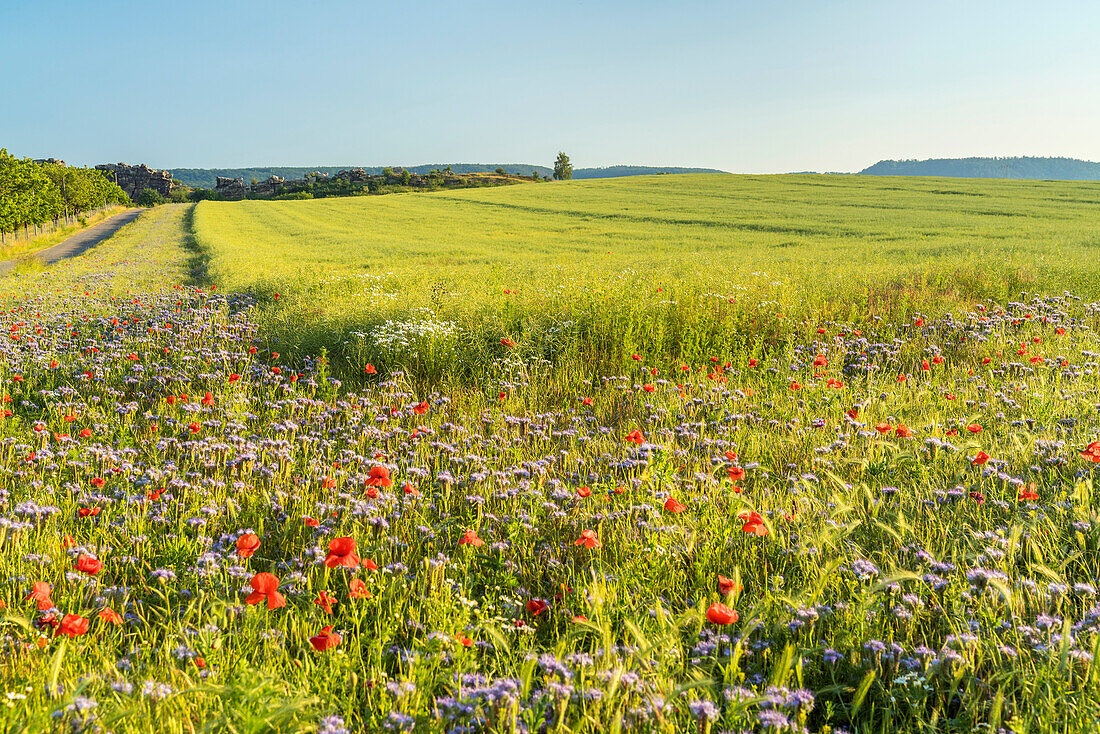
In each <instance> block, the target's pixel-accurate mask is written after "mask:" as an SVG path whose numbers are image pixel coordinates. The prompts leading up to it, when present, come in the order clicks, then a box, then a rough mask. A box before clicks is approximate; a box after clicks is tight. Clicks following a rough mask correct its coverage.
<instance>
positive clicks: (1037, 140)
mask: <svg viewBox="0 0 1100 734" xmlns="http://www.w3.org/2000/svg"><path fill="white" fill-rule="evenodd" d="M1097 29H1100V3H1095V2H1072V3H1071V2H1044V3H1040V2H1027V3H1024V2H1014V1H1013V0H1001V1H1000V2H985V1H984V0H953V1H952V2H939V0H929V1H925V0H921V1H919V2H918V1H915V0H909V1H907V2H893V1H891V0H878V1H875V2H871V1H866V2H864V1H856V0H853V1H851V2H827V1H824V0H822V1H820V2H796V1H794V0H758V1H757V2H739V1H736V0H728V1H727V2H691V1H690V0H685V1H683V2H646V1H645V0H631V1H623V2H619V1H613V0H606V1H604V2H573V1H570V0H560V1H559V2H530V3H528V2H522V1H521V0H512V1H511V2H499V3H498V2H477V1H476V0H469V1H466V2H454V1H453V0H451V1H448V2H415V1H413V0H404V1H402V2H384V3H376V2H363V1H361V2H337V1H325V2H308V1H306V0H297V1H296V2H280V1H279V0H266V1H265V2H251V1H248V2H245V1H235V0H221V1H220V2H206V1H205V0H188V1H187V2H172V3H160V2H153V3H149V2H146V3H121V2H110V1H106V2H104V1H100V0H97V1H96V2H86V1H81V2H49V1H48V0H40V1H37V2H14V0H0V100H3V102H4V103H3V104H2V105H0V147H6V148H8V150H9V151H10V152H12V153H14V154H16V155H28V156H32V157H42V156H55V157H59V158H64V159H65V160H67V161H69V162H70V163H76V164H93V163H99V162H105V161H127V162H147V163H149V164H150V165H152V166H154V167H159V168H172V167H232V166H249V165H302V166H308V165H343V164H358V165H385V164H397V165H401V164H405V165H412V164H420V163H443V162H446V163H451V162H492V163H497V162H517V163H520V162H522V163H541V164H543V165H550V164H551V163H552V161H553V158H554V156H555V154H556V153H557V151H558V150H565V151H566V152H568V153H569V154H570V156H571V157H572V159H573V162H574V165H576V166H600V165H611V164H616V163H637V164H657V165H685V166H710V167H715V168H721V169H724V170H728V171H736V172H780V171H797V170H822V171H825V170H827V171H854V170H859V169H861V168H863V167H865V166H867V165H870V164H871V163H874V162H875V161H876V160H879V159H881V158H926V157H945V156H967V155H1065V156H1072V157H1079V158H1087V159H1091V160H1100V134H1098V131H1100V44H1098V43H1097V39H1096V35H1095V34H1096V31H1097Z"/></svg>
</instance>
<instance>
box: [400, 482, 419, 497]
mask: <svg viewBox="0 0 1100 734" xmlns="http://www.w3.org/2000/svg"><path fill="white" fill-rule="evenodd" d="M401 491H402V492H404V493H405V494H407V495H411V496H413V497H419V496H420V490H419V489H417V488H416V487H414V486H412V485H411V484H406V485H405V486H404V487H402V488H401Z"/></svg>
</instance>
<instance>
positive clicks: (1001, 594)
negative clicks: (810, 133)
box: [0, 176, 1100, 734]
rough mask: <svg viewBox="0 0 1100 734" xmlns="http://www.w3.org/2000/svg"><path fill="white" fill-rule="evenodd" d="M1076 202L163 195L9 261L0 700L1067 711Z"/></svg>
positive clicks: (1092, 443) (193, 706) (129, 727)
mask: <svg viewBox="0 0 1100 734" xmlns="http://www.w3.org/2000/svg"><path fill="white" fill-rule="evenodd" d="M815 187H816V188H815ZM959 192H962V193H959ZM524 197H527V198H524ZM1095 199H1096V185H1095V184H1083V183H1082V184H1071V183H1063V184H1055V183H1043V182H974V181H950V182H947V181H945V180H939V179H921V180H911V181H909V182H906V180H905V179H894V178H884V179H880V180H876V181H874V182H873V183H867V182H858V181H854V180H845V179H843V178H842V177H809V176H796V177H774V178H770V179H769V178H765V177H732V176H730V177H720V176H661V177H648V178H646V177H643V178H637V179H634V180H631V181H622V182H619V181H615V182H610V181H609V182H575V183H568V184H560V185H546V186H530V187H523V186H516V187H510V188H506V189H485V190H469V191H461V192H443V193H437V194H425V195H414V194H409V195H400V196H398V195H395V196H388V197H377V198H373V199H370V200H366V199H342V200H338V201H328V200H316V201H288V202H241V203H218V202H202V203H200V204H198V205H190V204H187V205H183V204H181V205H167V206H162V207H157V208H156V209H153V210H150V211H147V212H145V213H144V214H143V215H142V216H141V217H140V218H139V219H138V220H137V221H135V222H134V223H132V224H130V225H127V226H126V227H125V228H123V229H122V230H121V231H120V232H119V233H118V234H117V235H116V236H115V237H114V238H112V239H111V240H109V241H108V242H106V243H104V244H102V245H100V246H99V247H97V248H94V249H92V250H90V251H88V252H87V253H85V254H84V255H82V256H80V257H77V258H74V259H72V260H68V261H65V262H62V263H60V264H58V265H56V266H52V267H50V268H45V269H42V268H24V269H22V270H21V271H20V272H17V273H16V274H15V275H13V276H11V277H9V278H6V279H5V280H4V281H3V283H2V284H0V298H2V299H3V302H4V309H3V311H2V312H0V330H2V333H3V338H2V339H0V385H2V390H0V400H2V409H0V410H2V416H3V418H2V420H0V452H2V456H3V462H2V465H0V466H2V471H3V475H2V477H0V538H2V542H3V549H4V552H3V555H2V556H0V604H2V605H3V610H2V612H0V613H2V615H3V616H2V623H3V630H2V633H0V634H2V654H3V660H4V664H3V666H2V668H0V686H2V690H0V695H2V696H3V698H0V730H2V731H5V732H41V731H58V732H117V733H122V732H135V733H136V732H151V731H154V732H173V733H175V732H179V733H181V734H182V733H184V732H187V733H191V732H223V731H224V732H269V731H275V732H320V733H322V734H341V733H343V732H360V731H371V732H374V731H381V732H440V733H442V732H454V733H456V734H457V733H458V732H465V733H470V734H473V733H475V732H531V733H534V732H547V733H549V732H571V733H577V734H580V733H588V732H592V733H596V732H601V733H602V732H669V733H672V732H699V733H700V734H718V733H720V732H723V733H724V732H745V731H753V732H768V733H772V732H775V733H778V732H815V733H818V732H820V733H821V734H838V733H840V732H850V733H854V732H894V731H900V732H931V731H947V732H972V731H984V732H1020V733H1021V734H1022V733H1024V732H1040V731H1043V732H1046V731H1065V732H1078V731H1079V732H1085V731H1095V730H1096V729H1097V728H1098V727H1100V669H1098V668H1097V667H1096V666H1095V665H1094V662H1095V657H1096V655H1097V653H1098V650H1100V596H1098V593H1097V584H1098V583H1100V582H1098V580H1097V577H1098V576H1100V555H1098V553H1100V515H1098V513H1097V510H1096V503H1097V500H1096V497H1094V493H1095V491H1096V488H1095V486H1094V482H1095V477H1096V474H1097V468H1098V466H1100V421H1098V418H1100V337H1098V330H1100V287H1098V286H1097V283H1098V282H1100V281H1098V280H1097V279H1096V276H1097V272H1098V269H1097V267H1096V264H1095V262H1094V260H1095V257H1094V254H1093V253H1094V249H1095V245H1096V234H1095V232H1096V231H1097V229H1096V225H1097V224H1098V217H1097V215H1096V213H1095ZM644 212H647V213H644ZM311 222H319V224H317V227H318V233H317V234H316V235H315V236H313V237H312V238H311V237H307V236H305V235H302V236H301V237H299V236H298V234H297V232H298V230H299V229H303V230H304V229H309V228H312V227H313V224H311ZM326 222H327V223H328V224H325V223H326ZM326 227H327V229H326Z"/></svg>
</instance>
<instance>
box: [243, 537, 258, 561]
mask: <svg viewBox="0 0 1100 734" xmlns="http://www.w3.org/2000/svg"><path fill="white" fill-rule="evenodd" d="M259 547H260V538H259V537H258V536H256V535H254V534H253V533H245V534H244V535H242V536H241V537H239V538H237V555H239V556H240V557H241V558H251V557H252V554H253V553H255V552H256V550H257V549H258V548H259Z"/></svg>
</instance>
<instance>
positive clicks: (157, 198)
mask: <svg viewBox="0 0 1100 734" xmlns="http://www.w3.org/2000/svg"><path fill="white" fill-rule="evenodd" d="M136 203H137V205H138V206H156V205H157V204H163V203H164V197H163V196H161V195H160V192H159V191H156V190H155V189H144V190H142V192H141V193H140V194H138V195H137V202H136Z"/></svg>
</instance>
